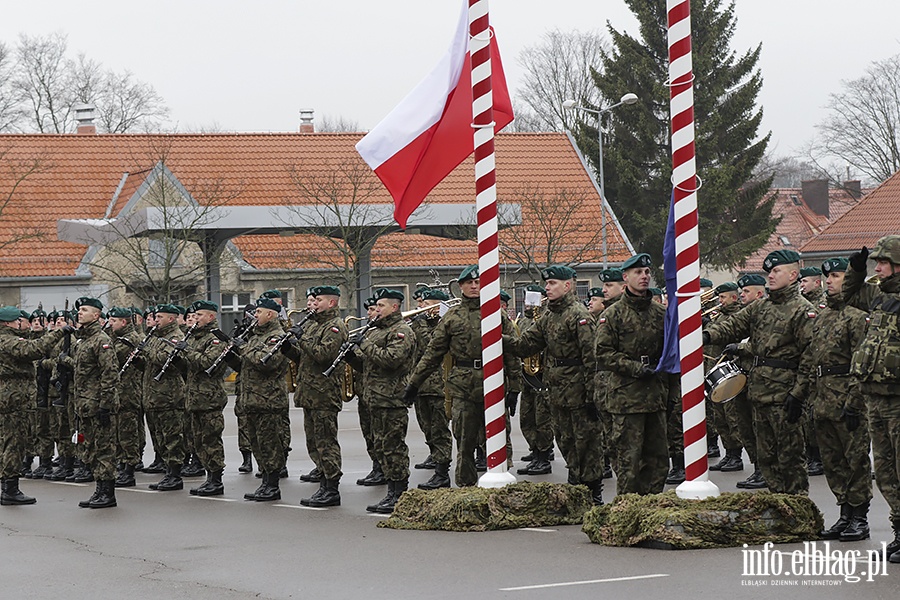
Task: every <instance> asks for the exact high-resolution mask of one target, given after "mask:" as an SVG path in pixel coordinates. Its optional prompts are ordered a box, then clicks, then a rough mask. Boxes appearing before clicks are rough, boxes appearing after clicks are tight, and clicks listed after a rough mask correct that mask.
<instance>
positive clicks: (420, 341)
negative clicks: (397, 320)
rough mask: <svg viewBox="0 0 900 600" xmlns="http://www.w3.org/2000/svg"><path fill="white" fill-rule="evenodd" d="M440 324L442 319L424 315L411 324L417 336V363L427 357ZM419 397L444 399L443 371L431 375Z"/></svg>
mask: <svg viewBox="0 0 900 600" xmlns="http://www.w3.org/2000/svg"><path fill="white" fill-rule="evenodd" d="M440 322H441V318H440V317H439V316H434V317H428V316H426V315H424V314H422V315H419V316H418V317H416V318H415V319H413V320H412V323H410V324H409V326H410V327H411V328H412V330H413V333H415V334H416V363H418V362H419V361H420V360H422V357H423V356H424V355H425V349H426V348H427V347H428V344H429V343H430V342H431V337H432V336H433V335H434V330H435V329H437V326H438V324H439V323H440ZM419 395H420V396H439V397H441V398H443V397H444V374H443V372H442V370H441V369H438V370H437V371H434V372H433V373H431V375H429V376H428V379H426V380H425V381H424V382H423V383H422V385H421V386H419Z"/></svg>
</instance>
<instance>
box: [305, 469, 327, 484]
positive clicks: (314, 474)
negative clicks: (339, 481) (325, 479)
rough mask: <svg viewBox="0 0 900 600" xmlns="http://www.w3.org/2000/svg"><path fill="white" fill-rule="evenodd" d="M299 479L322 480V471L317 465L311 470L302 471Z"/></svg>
mask: <svg viewBox="0 0 900 600" xmlns="http://www.w3.org/2000/svg"><path fill="white" fill-rule="evenodd" d="M300 481H305V482H307V483H319V482H320V481H322V471H320V470H319V467H313V470H312V471H310V472H309V473H304V474H303V475H301V476H300Z"/></svg>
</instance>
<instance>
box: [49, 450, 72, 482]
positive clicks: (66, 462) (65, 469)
mask: <svg viewBox="0 0 900 600" xmlns="http://www.w3.org/2000/svg"><path fill="white" fill-rule="evenodd" d="M74 472H75V457H74V456H64V457H63V458H61V459H59V466H58V467H56V468H55V469H53V472H52V473H50V477H47V476H46V475H45V476H44V479H49V480H50V481H65V480H66V477H68V476H69V475H72V474H74Z"/></svg>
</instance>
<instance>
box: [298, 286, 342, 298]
mask: <svg viewBox="0 0 900 600" xmlns="http://www.w3.org/2000/svg"><path fill="white" fill-rule="evenodd" d="M306 295H307V296H312V297H314V298H315V297H318V296H340V295H341V288H339V287H337V286H334V285H316V286H313V287H311V288H309V290H307V294H306Z"/></svg>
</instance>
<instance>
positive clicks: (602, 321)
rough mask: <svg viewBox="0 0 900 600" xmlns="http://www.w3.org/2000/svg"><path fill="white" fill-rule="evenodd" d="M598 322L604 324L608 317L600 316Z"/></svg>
mask: <svg viewBox="0 0 900 600" xmlns="http://www.w3.org/2000/svg"><path fill="white" fill-rule="evenodd" d="M597 322H598V323H600V324H601V325H603V324H604V323H606V317H600V318H599V319H598V320H597Z"/></svg>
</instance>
